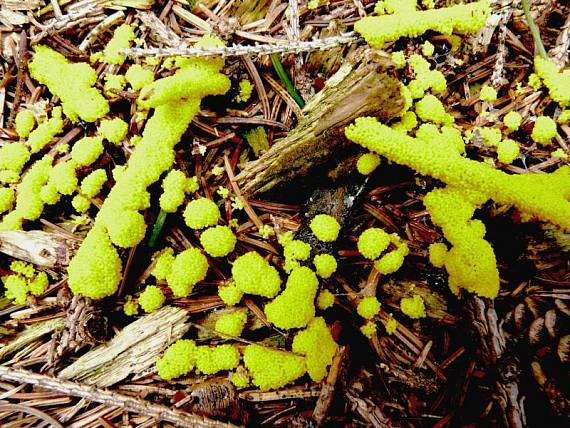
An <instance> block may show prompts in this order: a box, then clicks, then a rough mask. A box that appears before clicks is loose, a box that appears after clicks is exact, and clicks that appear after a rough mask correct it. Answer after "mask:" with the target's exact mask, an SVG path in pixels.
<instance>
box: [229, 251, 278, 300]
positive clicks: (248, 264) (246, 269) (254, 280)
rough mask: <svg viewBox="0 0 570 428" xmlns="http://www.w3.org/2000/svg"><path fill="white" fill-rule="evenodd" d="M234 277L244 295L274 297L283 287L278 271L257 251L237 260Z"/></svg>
mask: <svg viewBox="0 0 570 428" xmlns="http://www.w3.org/2000/svg"><path fill="white" fill-rule="evenodd" d="M232 275H233V279H234V281H235V284H236V287H237V288H238V289H239V290H241V292H242V293H247V294H255V295H258V296H263V297H274V296H276V295H277V293H279V289H280V287H281V278H280V277H279V273H278V272H277V269H275V268H274V267H273V266H271V265H270V264H269V262H268V261H267V260H265V259H264V258H263V257H261V256H260V255H259V253H256V252H255V251H250V252H249V253H246V254H244V255H243V256H239V257H238V258H237V259H236V260H235V262H234V264H233V266H232Z"/></svg>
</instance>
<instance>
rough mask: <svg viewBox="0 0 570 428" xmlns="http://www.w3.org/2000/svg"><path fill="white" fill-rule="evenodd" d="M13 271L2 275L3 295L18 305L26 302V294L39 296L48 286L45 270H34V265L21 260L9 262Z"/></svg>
mask: <svg viewBox="0 0 570 428" xmlns="http://www.w3.org/2000/svg"><path fill="white" fill-rule="evenodd" d="M10 270H11V271H12V272H14V273H12V274H10V275H6V276H3V277H2V282H3V283H4V290H5V295H6V297H7V298H8V299H10V300H12V301H13V302H14V303H16V304H18V305H25V304H26V303H27V299H28V295H30V294H32V295H34V296H41V295H42V294H43V293H44V292H45V291H46V290H47V288H48V286H49V280H48V276H47V274H46V273H45V272H36V271H35V270H34V267H33V266H32V265H30V264H28V263H25V262H22V261H15V262H12V263H11V264H10Z"/></svg>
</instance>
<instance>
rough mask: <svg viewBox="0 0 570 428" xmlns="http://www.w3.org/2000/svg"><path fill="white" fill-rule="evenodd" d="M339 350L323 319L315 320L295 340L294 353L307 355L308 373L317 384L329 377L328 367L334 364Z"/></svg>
mask: <svg viewBox="0 0 570 428" xmlns="http://www.w3.org/2000/svg"><path fill="white" fill-rule="evenodd" d="M337 348H338V345H337V344H336V342H335V341H334V339H333V337H332V335H331V332H330V331H329V328H328V327H327V325H326V324H325V320H324V319H323V318H321V317H317V318H313V319H312V320H311V322H310V323H309V325H308V326H307V328H306V329H305V330H303V331H300V332H299V333H297V335H296V336H295V338H294V339H293V352H296V353H298V354H302V355H305V357H306V364H307V372H308V373H309V376H310V377H311V379H313V380H314V381H315V382H320V381H321V380H323V379H324V378H325V376H326V375H327V367H328V366H329V365H330V364H331V363H332V359H333V357H334V354H335V353H336V351H337Z"/></svg>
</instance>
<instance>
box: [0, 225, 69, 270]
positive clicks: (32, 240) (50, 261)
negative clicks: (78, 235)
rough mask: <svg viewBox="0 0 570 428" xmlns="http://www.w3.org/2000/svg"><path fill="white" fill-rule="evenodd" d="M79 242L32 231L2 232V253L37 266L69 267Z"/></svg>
mask: <svg viewBox="0 0 570 428" xmlns="http://www.w3.org/2000/svg"><path fill="white" fill-rule="evenodd" d="M77 248H78V242H77V241H73V240H71V239H69V238H67V237H66V236H64V235H62V234H58V233H48V232H42V231H41V230H32V231H29V232H25V231H21V230H15V231H6V232H0V252H2V253H4V254H8V255H9V256H11V257H14V258H15V259H19V260H24V261H26V262H29V263H33V264H34V265H37V266H43V267H46V268H55V267H61V266H67V265H68V264H69V261H70V260H71V258H72V257H73V255H74V254H75V251H76V250H77Z"/></svg>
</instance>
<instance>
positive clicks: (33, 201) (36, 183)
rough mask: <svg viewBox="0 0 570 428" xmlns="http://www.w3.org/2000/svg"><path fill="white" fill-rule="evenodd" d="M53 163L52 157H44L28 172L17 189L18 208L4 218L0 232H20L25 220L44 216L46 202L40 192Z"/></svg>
mask: <svg viewBox="0 0 570 428" xmlns="http://www.w3.org/2000/svg"><path fill="white" fill-rule="evenodd" d="M12 144H15V143H12ZM52 161H53V159H52V158H51V157H50V156H44V157H43V158H41V159H40V160H38V161H36V162H34V164H33V165H32V166H31V167H30V169H29V170H28V171H27V172H26V174H25V175H24V177H23V179H22V181H21V182H20V184H19V185H18V186H17V187H16V208H15V209H14V210H12V211H10V212H9V213H8V214H6V215H5V216H4V218H3V219H2V222H1V223H0V230H19V229H21V228H22V224H23V221H24V220H30V221H33V220H37V219H38V218H39V217H40V216H41V215H42V212H43V209H44V201H43V200H42V198H41V196H40V192H41V189H42V187H43V186H44V185H45V184H47V182H48V179H49V175H50V171H51V169H52V168H51V163H52Z"/></svg>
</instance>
